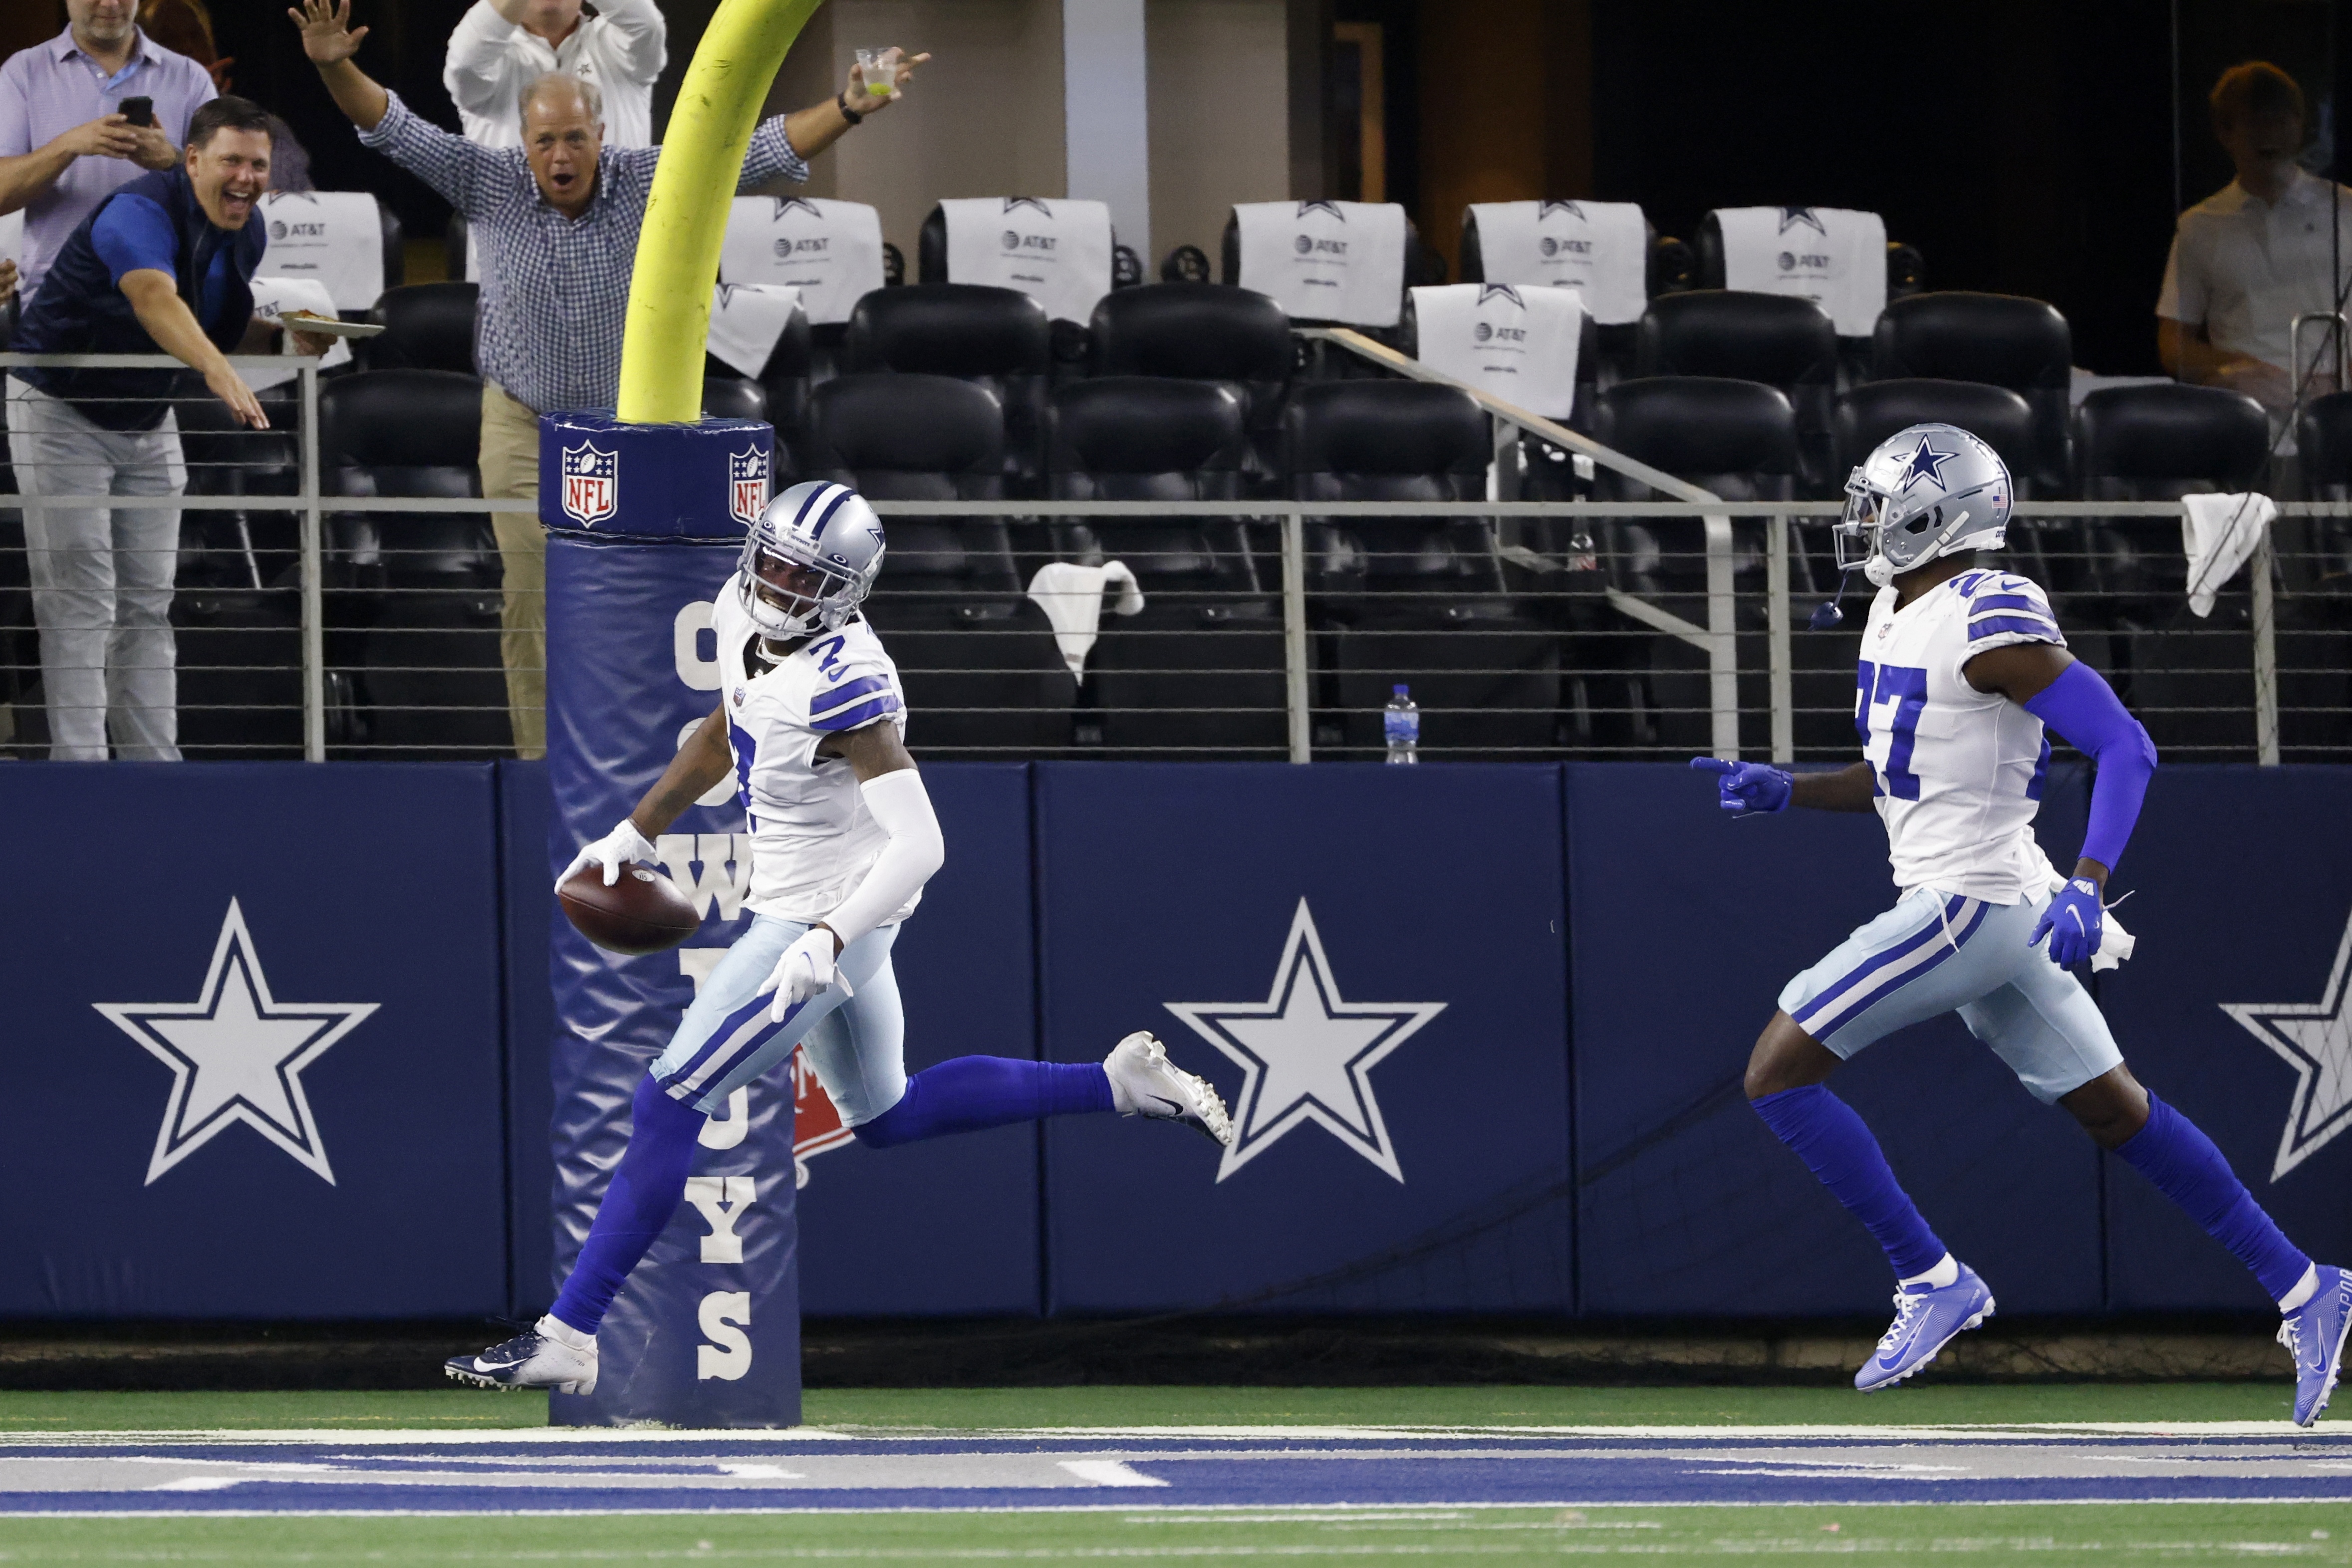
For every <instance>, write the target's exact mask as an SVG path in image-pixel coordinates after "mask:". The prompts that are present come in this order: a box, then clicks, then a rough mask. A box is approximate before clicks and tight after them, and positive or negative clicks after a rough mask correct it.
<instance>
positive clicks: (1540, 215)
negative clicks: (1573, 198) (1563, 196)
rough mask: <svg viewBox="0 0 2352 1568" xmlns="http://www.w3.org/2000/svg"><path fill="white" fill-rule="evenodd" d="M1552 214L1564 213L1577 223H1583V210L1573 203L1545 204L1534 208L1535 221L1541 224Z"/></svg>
mask: <svg viewBox="0 0 2352 1568" xmlns="http://www.w3.org/2000/svg"><path fill="white" fill-rule="evenodd" d="M1554 213H1566V214H1568V215H1569V216H1570V217H1572V218H1575V219H1576V220H1577V221H1578V222H1579V223H1581V222H1583V221H1584V209H1583V208H1582V207H1581V206H1579V205H1577V204H1576V203H1574V202H1545V203H1544V204H1542V205H1540V206H1538V207H1537V208H1536V221H1537V222H1538V223H1541V222H1543V220H1544V219H1546V218H1548V217H1549V216H1551V215H1552V214H1554Z"/></svg>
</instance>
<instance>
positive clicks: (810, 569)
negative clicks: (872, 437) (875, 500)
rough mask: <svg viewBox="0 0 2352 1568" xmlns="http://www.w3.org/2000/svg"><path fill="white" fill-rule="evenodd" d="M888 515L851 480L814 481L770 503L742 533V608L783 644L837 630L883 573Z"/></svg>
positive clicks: (764, 633) (763, 633)
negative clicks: (883, 516) (869, 501)
mask: <svg viewBox="0 0 2352 1568" xmlns="http://www.w3.org/2000/svg"><path fill="white" fill-rule="evenodd" d="M882 550H883V540H882V520H881V519H880V518H878V517H876V516H875V515H874V509H873V508H872V507H870V506H868V505H866V498H865V497H864V496H861V495H859V494H858V493H857V492H856V490H854V489H850V488H849V487H848V486H847V485H835V484H828V483H825V482H824V481H822V480H811V481H810V482H808V483H806V484H798V485H794V486H793V488H792V489H788V490H786V491H785V492H784V493H783V494H782V495H780V496H778V497H777V498H776V499H775V500H772V501H770V502H769V503H768V510H765V511H763V512H761V514H760V519H759V521H757V522H754V523H753V524H752V525H751V532H750V533H748V534H747V535H745V536H744V539H743V554H742V558H741V559H740V561H739V562H738V563H737V572H738V574H739V576H740V579H741V587H740V589H739V590H738V591H739V592H740V594H741V595H742V596H743V613H744V614H745V615H747V616H751V624H752V625H753V626H757V627H759V628H760V631H761V635H762V636H765V637H774V638H776V639H777V640H779V641H782V640H783V639H785V638H787V637H807V636H808V635H809V634H810V633H812V632H818V631H827V632H829V631H834V630H836V629H838V628H839V627H840V626H841V625H842V624H843V623H844V622H845V621H847V620H848V619H849V617H850V616H854V615H856V613H857V606H858V605H860V604H862V603H864V602H865V598H866V592H867V591H868V590H869V589H871V588H872V587H873V586H874V577H875V574H877V573H878V572H880V571H881V570H882Z"/></svg>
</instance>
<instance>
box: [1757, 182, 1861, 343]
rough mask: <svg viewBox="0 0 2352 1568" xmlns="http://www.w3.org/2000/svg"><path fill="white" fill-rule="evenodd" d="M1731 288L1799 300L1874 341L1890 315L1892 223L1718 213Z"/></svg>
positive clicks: (1832, 210)
mask: <svg viewBox="0 0 2352 1568" xmlns="http://www.w3.org/2000/svg"><path fill="white" fill-rule="evenodd" d="M1715 220H1716V223H1717V226H1720V227H1721V229H1722V230H1723V286H1724V287H1725V288H1726V289H1745V290H1747V291H1748V292H1750V293H1757V294H1794V295H1796V296H1797V297H1798V298H1799V299H1802V300H1811V301H1812V302H1813V303H1814V304H1816V305H1819V306H1820V307H1821V308H1822V310H1825V311H1827V312H1828V313H1829V318H1830V320H1831V321H1833V322H1835V323H1836V325H1837V333H1838V336H1840V337H1842V338H1866V337H1868V336H1870V334H1871V331H1872V330H1873V329H1874V328H1875V327H1876V326H1877V325H1878V318H1879V314H1880V312H1882V311H1884V310H1885V309H1886V222H1885V219H1884V218H1881V217H1880V216H1878V215H1877V214H1876V213H1865V212H1854V211H1853V210H1851V209H1849V208H1845V207H1718V208H1717V209H1716V214H1715Z"/></svg>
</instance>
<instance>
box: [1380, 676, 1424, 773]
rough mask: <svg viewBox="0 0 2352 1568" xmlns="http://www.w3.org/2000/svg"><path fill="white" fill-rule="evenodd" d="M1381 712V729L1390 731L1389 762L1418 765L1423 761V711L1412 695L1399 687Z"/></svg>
mask: <svg viewBox="0 0 2352 1568" xmlns="http://www.w3.org/2000/svg"><path fill="white" fill-rule="evenodd" d="M1381 728H1382V729H1383V730H1385V731H1388V737H1389V761H1391V762H1392V763H1417V762H1419V761H1421V709H1420V707H1419V706H1418V705H1417V704H1416V703H1414V701H1413V700H1412V692H1411V691H1409V690H1407V689H1405V688H1403V687H1402V686H1399V687H1397V688H1395V695H1394V696H1392V697H1391V698H1390V699H1389V705H1388V707H1387V708H1386V709H1385V710H1382V711H1381Z"/></svg>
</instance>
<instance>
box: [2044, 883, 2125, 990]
mask: <svg viewBox="0 0 2352 1568" xmlns="http://www.w3.org/2000/svg"><path fill="white" fill-rule="evenodd" d="M2106 919H2107V917H2106V911H2105V910H2104V909H2102V908H2101V907H2100V905H2099V886H2098V884H2097V883H2095V882H2094V881H2092V880H2091V879H2089V878H2088V877H2077V878H2075V879H2074V880H2073V881H2071V882H2069V883H2067V884H2066V885H2065V886H2064V887H2063V888H2061V889H2059V890H2058V891H2057V892H2056V893H2055V894H2053V896H2052V898H2051V900H2050V907H2049V908H2048V909H2045V910H2042V919H2041V920H2040V921H2036V922H2035V924H2034V927H2033V934H2032V936H2029V937H2027V938H2026V939H2025V945H2026V946H2028V947H2032V946H2033V945H2034V944H2035V943H2037V942H2040V941H2041V940H2042V938H2043V937H2044V936H2047V937H2048V938H2049V939H2050V962H2051V963H2054V964H2056V965H2057V966H2058V967H2059V968H2061V969H2072V968H2074V965H2076V964H2078V963H2085V962H2087V961H2088V960H2089V958H2090V956H2091V955H2092V954H2093V953H2095V952H2098V951H2099V937H2100V935H2101V933H2102V931H2104V930H2105V926H2106Z"/></svg>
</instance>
